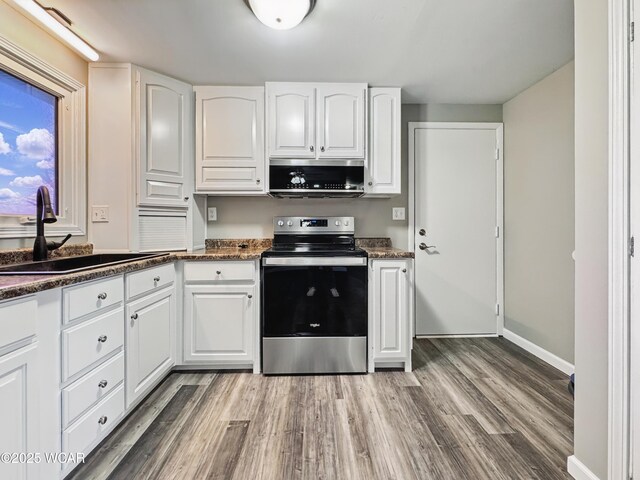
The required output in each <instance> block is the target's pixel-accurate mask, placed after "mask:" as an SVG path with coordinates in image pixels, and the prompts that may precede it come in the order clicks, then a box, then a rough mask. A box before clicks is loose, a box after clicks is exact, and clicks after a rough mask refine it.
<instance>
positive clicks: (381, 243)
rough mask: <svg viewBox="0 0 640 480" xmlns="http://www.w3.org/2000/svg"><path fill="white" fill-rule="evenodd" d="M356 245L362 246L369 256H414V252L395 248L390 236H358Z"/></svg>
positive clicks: (390, 257) (392, 257) (389, 257)
mask: <svg viewBox="0 0 640 480" xmlns="http://www.w3.org/2000/svg"><path fill="white" fill-rule="evenodd" d="M356 245H357V246H358V247H360V248H362V249H363V250H364V251H365V252H367V255H368V256H369V258H388V259H394V258H414V257H415V255H414V253H413V252H409V251H407V250H402V249H400V248H394V247H393V246H392V245H391V239H390V238H357V239H356Z"/></svg>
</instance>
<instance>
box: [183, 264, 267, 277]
mask: <svg viewBox="0 0 640 480" xmlns="http://www.w3.org/2000/svg"><path fill="white" fill-rule="evenodd" d="M255 274H256V268H255V262H253V261H250V260H245V261H239V262H187V263H185V265H184V278H185V280H186V281H187V282H211V281H214V282H224V281H238V280H245V281H254V280H255Z"/></svg>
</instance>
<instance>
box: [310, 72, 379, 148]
mask: <svg viewBox="0 0 640 480" xmlns="http://www.w3.org/2000/svg"><path fill="white" fill-rule="evenodd" d="M366 93H367V85H366V84H358V83H356V84H320V85H319V86H318V90H317V96H318V100H317V103H316V105H317V107H316V108H317V118H318V120H317V122H318V123H317V125H318V127H317V131H318V134H317V135H318V147H319V149H318V158H364V152H365V127H364V126H365V114H364V112H365V103H366Z"/></svg>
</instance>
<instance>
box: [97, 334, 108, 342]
mask: <svg viewBox="0 0 640 480" xmlns="http://www.w3.org/2000/svg"><path fill="white" fill-rule="evenodd" d="M98 341H99V342H100V343H104V342H106V341H107V336H106V335H100V336H99V337H98Z"/></svg>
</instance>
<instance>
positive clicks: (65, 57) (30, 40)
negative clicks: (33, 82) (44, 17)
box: [0, 0, 88, 248]
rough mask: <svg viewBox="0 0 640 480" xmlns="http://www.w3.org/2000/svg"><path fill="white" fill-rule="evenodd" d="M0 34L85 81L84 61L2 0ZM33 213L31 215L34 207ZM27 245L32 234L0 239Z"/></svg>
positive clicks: (2, 245) (75, 240)
mask: <svg viewBox="0 0 640 480" xmlns="http://www.w3.org/2000/svg"><path fill="white" fill-rule="evenodd" d="M16 8H17V7H16ZM0 35H2V36H3V37H5V38H7V39H9V40H10V41H11V42H13V43H15V44H16V45H19V46H20V47H22V48H24V49H25V50H28V51H29V52H31V53H32V54H34V55H36V56H38V57H40V58H41V59H42V60H44V61H45V62H47V63H48V64H50V65H52V66H54V67H55V68H57V69H59V70H61V71H62V72H64V73H66V74H67V75H69V76H71V77H73V78H74V79H76V80H77V81H78V82H80V83H82V84H83V85H87V76H88V68H87V62H86V61H85V60H84V59H83V58H82V57H80V56H79V55H77V54H76V53H74V52H73V51H72V50H70V49H69V48H67V47H66V46H65V45H64V44H62V43H61V42H59V41H58V40H57V39H56V38H55V37H53V36H51V35H49V34H48V33H47V32H45V31H44V30H42V29H41V28H40V27H38V26H37V25H36V24H35V23H33V22H32V21H31V20H30V19H28V18H27V17H25V16H23V15H22V14H21V13H20V12H18V11H17V10H15V9H14V8H13V7H12V6H11V5H10V4H9V3H7V2H6V1H4V0H0ZM33 213H34V215H35V211H34V212H33ZM34 231H35V230H34ZM34 237H35V233H34ZM86 240H87V237H86V236H82V237H73V239H72V240H70V241H69V242H70V243H79V242H86ZM31 246H33V237H32V238H26V239H0V248H16V247H31Z"/></svg>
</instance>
